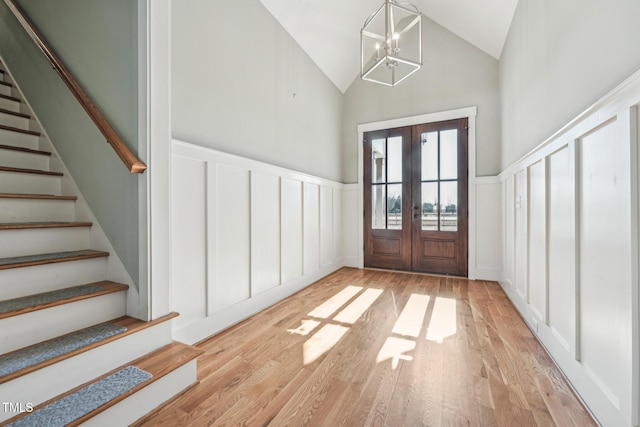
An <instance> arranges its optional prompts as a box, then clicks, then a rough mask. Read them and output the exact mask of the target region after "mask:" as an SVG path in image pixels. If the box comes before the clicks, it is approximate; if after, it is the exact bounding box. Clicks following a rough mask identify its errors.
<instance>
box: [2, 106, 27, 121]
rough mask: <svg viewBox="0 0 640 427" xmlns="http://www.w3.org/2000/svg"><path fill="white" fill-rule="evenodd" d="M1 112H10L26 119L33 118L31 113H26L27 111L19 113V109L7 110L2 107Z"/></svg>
mask: <svg viewBox="0 0 640 427" xmlns="http://www.w3.org/2000/svg"><path fill="white" fill-rule="evenodd" d="M0 113H4V114H10V115H12V116H18V117H23V118H25V119H31V116H30V115H29V114H25V113H19V112H17V111H11V110H7V109H5V108H0Z"/></svg>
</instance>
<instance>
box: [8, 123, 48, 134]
mask: <svg viewBox="0 0 640 427" xmlns="http://www.w3.org/2000/svg"><path fill="white" fill-rule="evenodd" d="M0 129H2V130H8V131H10V132H18V133H26V134H27V135H33V136H40V135H41V133H40V132H36V131H34V130H27V129H20V128H17V127H14V126H5V125H0Z"/></svg>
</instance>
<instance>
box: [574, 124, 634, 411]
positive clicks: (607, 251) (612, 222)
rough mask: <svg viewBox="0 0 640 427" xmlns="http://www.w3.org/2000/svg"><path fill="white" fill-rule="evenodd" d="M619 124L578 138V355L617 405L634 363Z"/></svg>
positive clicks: (625, 154) (626, 153) (625, 150)
mask: <svg viewBox="0 0 640 427" xmlns="http://www.w3.org/2000/svg"><path fill="white" fill-rule="evenodd" d="M620 125H621V123H620V122H619V120H617V119H615V118H614V119H613V120H611V121H609V122H608V123H606V124H603V125H601V126H599V127H598V128H597V129H595V130H593V131H592V132H591V133H589V134H588V135H586V136H584V137H582V138H581V139H580V140H579V141H578V153H579V154H578V159H579V166H578V170H579V171H580V173H579V175H578V177H579V185H578V187H579V196H578V200H579V201H580V203H579V205H578V206H579V208H578V214H579V224H580V225H579V230H580V233H579V242H580V243H579V259H580V268H579V277H580V281H579V284H580V285H579V291H578V293H579V295H580V297H579V307H580V309H579V314H580V316H579V319H578V321H579V323H578V324H579V332H578V338H579V342H580V346H579V353H578V357H579V360H580V361H581V362H582V364H583V365H584V367H585V369H586V370H587V372H588V373H589V375H590V376H591V377H592V379H593V380H594V382H596V383H597V384H598V385H599V386H600V387H601V389H602V390H603V391H604V392H605V394H606V395H607V396H608V398H609V399H610V401H611V403H612V404H614V405H615V406H616V408H617V409H619V410H620V409H622V404H623V400H625V399H626V398H627V396H626V395H627V393H628V390H629V386H630V383H629V382H628V378H629V376H628V371H626V370H624V369H620V367H624V366H628V367H629V368H630V359H629V358H630V356H631V354H630V352H629V351H628V350H629V346H630V343H631V324H630V319H631V303H630V301H631V296H632V287H631V286H629V285H630V283H631V267H630V266H631V252H630V251H631V230H630V227H631V218H630V215H631V206H630V195H631V187H630V184H631V183H630V176H629V173H630V162H629V159H630V147H629V140H628V138H624V137H622V135H621V134H622V132H621V131H622V128H621V126H620ZM603 291H604V292H603ZM603 349H606V350H605V351H603Z"/></svg>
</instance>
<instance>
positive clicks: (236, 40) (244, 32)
mask: <svg viewBox="0 0 640 427" xmlns="http://www.w3.org/2000/svg"><path fill="white" fill-rule="evenodd" d="M172 19H173V26H172V45H173V46H172V64H173V65H172V70H171V71H172V83H171V84H172V102H171V106H172V125H173V136H174V137H175V138H178V139H181V140H184V141H188V142H191V143H196V144H199V145H202V146H206V147H209V148H213V149H217V150H222V151H224V152H227V153H232V154H236V155H240V156H244V157H248V158H251V159H254V160H259V161H263V162H267V163H270V164H274V165H278V166H282V167H286V168H291V169H295V170H299V171H302V172H305V173H309V174H313V175H315V176H320V177H324V178H328V179H332V180H336V181H342V176H341V173H342V170H341V166H342V160H341V156H340V155H341V145H340V143H341V141H340V131H341V128H342V116H343V114H342V112H343V95H342V93H341V92H340V91H339V90H338V88H336V87H335V86H334V85H333V83H331V81H330V80H329V79H328V78H327V77H326V76H325V75H324V74H323V73H322V71H321V70H320V69H319V68H318V67H317V66H316V65H315V63H314V62H313V61H312V60H311V58H309V57H308V56H307V54H306V53H305V52H304V51H303V50H302V48H301V47H300V46H299V45H298V44H297V43H296V41H295V40H293V38H291V36H290V35H289V34H288V33H287V32H286V31H285V30H284V28H282V26H281V25H280V24H279V23H278V21H276V19H275V18H274V17H273V16H272V15H271V14H270V13H269V12H268V11H267V9H265V7H264V6H263V5H262V4H261V3H260V2H259V1H258V0H236V1H211V0H189V1H174V2H173V11H172Z"/></svg>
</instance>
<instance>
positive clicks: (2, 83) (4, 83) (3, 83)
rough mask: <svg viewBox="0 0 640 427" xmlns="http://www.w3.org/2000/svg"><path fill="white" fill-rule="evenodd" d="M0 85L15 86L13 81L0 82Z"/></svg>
mask: <svg viewBox="0 0 640 427" xmlns="http://www.w3.org/2000/svg"><path fill="white" fill-rule="evenodd" d="M0 85H2V86H9V87H13V85H12V84H11V83H7V82H0Z"/></svg>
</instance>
